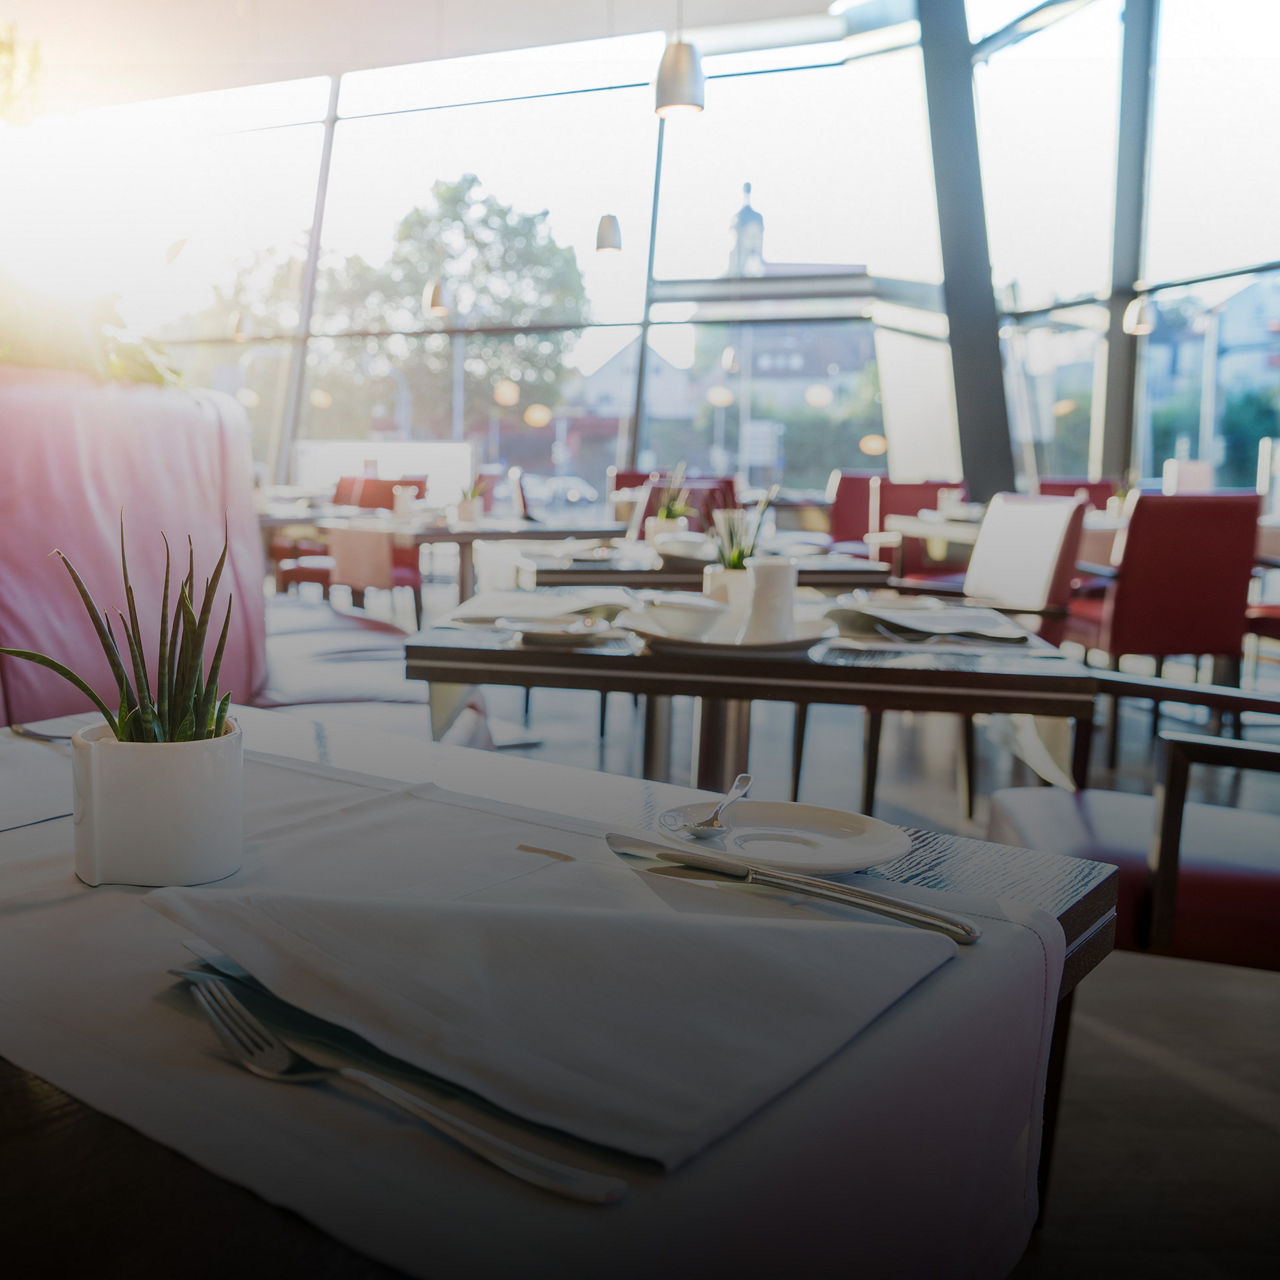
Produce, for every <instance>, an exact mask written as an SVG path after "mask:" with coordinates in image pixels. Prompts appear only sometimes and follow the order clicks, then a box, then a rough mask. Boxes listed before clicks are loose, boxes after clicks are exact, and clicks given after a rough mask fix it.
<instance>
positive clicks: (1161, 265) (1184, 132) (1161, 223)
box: [1143, 0, 1280, 283]
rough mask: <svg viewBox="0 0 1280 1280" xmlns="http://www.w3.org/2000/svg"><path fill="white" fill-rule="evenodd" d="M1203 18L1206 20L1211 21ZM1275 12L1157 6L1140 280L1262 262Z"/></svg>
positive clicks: (1278, 36) (1274, 95)
mask: <svg viewBox="0 0 1280 1280" xmlns="http://www.w3.org/2000/svg"><path fill="white" fill-rule="evenodd" d="M1208 9H1212V20H1208V19H1209V18H1210V14H1209V13H1208V11H1207V10H1208ZM1277 50H1280V5H1278V4H1276V3H1274V0H1225V2H1224V3H1221V4H1216V5H1212V6H1206V5H1205V4H1204V3H1202V0H1162V3H1161V5H1160V36H1159V46H1158V49H1157V58H1156V75H1155V99H1154V103H1153V112H1152V127H1151V175H1150V200H1149V206H1148V208H1149V212H1148V217H1147V247H1146V257H1145V260H1144V266H1143V276H1144V277H1145V278H1146V279H1147V280H1149V281H1152V282H1153V283H1156V282H1159V281H1164V280H1175V279H1180V278H1185V277H1188V276H1195V275H1207V274H1210V273H1212V272H1216V271H1223V270H1229V269H1232V268H1237V267H1248V266H1253V265H1258V264H1261V263H1264V262H1272V261H1274V260H1275V259H1276V258H1278V257H1280V234H1278V233H1277V229H1276V217H1275V210H1276V208H1277V206H1278V205H1280V168H1278V167H1277V165H1276V162H1275V147H1274V146H1273V145H1269V144H1266V143H1263V142H1262V139H1263V138H1264V137H1269V136H1272V135H1273V132H1274V122H1275V121H1276V120H1277V119H1280V55H1278V54H1277Z"/></svg>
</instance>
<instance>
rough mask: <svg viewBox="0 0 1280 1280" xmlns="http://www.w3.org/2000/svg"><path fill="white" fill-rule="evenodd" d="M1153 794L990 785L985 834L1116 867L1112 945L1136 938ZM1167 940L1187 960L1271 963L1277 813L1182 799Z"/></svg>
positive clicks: (1278, 917)
mask: <svg viewBox="0 0 1280 1280" xmlns="http://www.w3.org/2000/svg"><path fill="white" fill-rule="evenodd" d="M1155 817H1156V811H1155V801H1154V800H1152V799H1151V797H1150V796H1142V795H1130V794H1126V793H1122V792H1118V791H1083V792H1080V793H1079V794H1077V795H1072V794H1071V793H1069V792H1066V791H1059V790H1054V789H1051V788H1048V787H1020V788H1014V789H1011V790H1004V791H997V792H996V793H995V794H994V795H993V796H992V797H991V819H990V825H989V828H988V831H987V835H988V838H989V839H991V840H995V841H998V842H1000V843H1001V844H1013V845H1020V846H1022V847H1023V848H1027V849H1038V850H1041V851H1044V852H1048V853H1060V854H1065V855H1066V856H1068V857H1073V858H1089V859H1092V860H1094V861H1097V862H1109V863H1111V864H1112V865H1113V866H1116V867H1118V868H1119V870H1120V886H1119V888H1120V902H1119V906H1118V908H1117V912H1118V920H1117V929H1116V945H1117V946H1119V947H1121V948H1126V949H1130V950H1132V949H1135V948H1137V947H1138V946H1139V937H1138V924H1139V921H1141V920H1143V919H1145V916H1146V912H1147V908H1148V897H1149V889H1148V882H1149V873H1148V870H1147V850H1148V848H1149V847H1150V844H1151V838H1152V833H1153V832H1154V830H1155ZM1169 950H1170V951H1171V952H1172V953H1173V954H1175V955H1179V956H1183V957H1184V958H1186V959H1190V960H1209V961H1214V962H1216V963H1219V964H1237V965H1247V966H1250V967H1253V968H1258V969H1280V817H1278V816H1276V815H1275V814H1268V813H1251V812H1248V811H1246V810H1241V809H1226V808H1221V807H1219V806H1217V805H1205V804H1189V805H1188V806H1187V808H1186V820H1185V824H1184V827H1183V834H1182V850H1181V857H1180V859H1179V876H1178V905H1177V914H1176V917H1175V920H1174V928H1173V940H1172V943H1171V946H1170V948H1169Z"/></svg>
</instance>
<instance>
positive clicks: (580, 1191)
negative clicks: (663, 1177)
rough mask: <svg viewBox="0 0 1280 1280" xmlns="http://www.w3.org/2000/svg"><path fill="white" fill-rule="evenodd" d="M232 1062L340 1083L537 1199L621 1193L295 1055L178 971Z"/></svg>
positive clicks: (217, 982)
mask: <svg viewBox="0 0 1280 1280" xmlns="http://www.w3.org/2000/svg"><path fill="white" fill-rule="evenodd" d="M178 972H179V973H180V976H183V977H186V978H187V979H188V981H189V983H190V985H191V994H192V995H193V996H194V997H195V1001H196V1003H197V1004H198V1005H199V1006H200V1008H201V1010H202V1011H203V1012H204V1015H205V1017H206V1018H208V1019H209V1022H210V1024H211V1025H212V1026H213V1029H214V1031H215V1032H217V1034H218V1038H219V1039H220V1040H221V1041H222V1043H223V1045H224V1046H225V1047H226V1048H227V1050H228V1051H229V1052H230V1054H231V1056H232V1057H233V1058H235V1059H236V1061H237V1062H238V1063H239V1064H240V1065H241V1066H242V1067H244V1068H245V1070H246V1071H251V1072H252V1073H253V1074H254V1075H256V1076H260V1077H262V1078H263V1079H264V1080H273V1081H276V1082H278V1083H282V1084H313V1083H316V1082H319V1081H335V1080H336V1081H347V1082H350V1083H352V1084H358V1085H360V1086H362V1087H363V1088H365V1089H368V1090H369V1091H370V1092H371V1093H375V1094H377V1095H378V1097H379V1098H381V1099H383V1101H385V1102H390V1103H391V1104H392V1105H394V1106H397V1107H399V1108H400V1109H401V1110H402V1111H406V1112H408V1113H409V1115H411V1116H413V1117H414V1119H416V1120H419V1121H421V1122H422V1123H423V1124H424V1125H426V1126H427V1127H428V1128H429V1129H432V1130H434V1131H435V1132H436V1133H438V1134H441V1135H443V1136H444V1137H446V1138H449V1139H451V1140H452V1141H453V1142H456V1143H457V1144H458V1145H459V1146H460V1147H465V1148H466V1149H467V1150H468V1151H470V1152H471V1153H472V1155H475V1156H479V1158H480V1159H481V1160H485V1161H487V1162H488V1163H489V1164H491V1165H494V1166H496V1167H497V1168H499V1169H501V1170H503V1171H504V1172H505V1173H509V1174H511V1175H512V1177H515V1178H519V1179H521V1181H523V1182H528V1183H531V1184H532V1185H534V1186H535V1187H541V1188H542V1189H543V1190H544V1191H550V1192H552V1193H554V1194H555V1195H559V1196H564V1197H566V1198H568V1199H570V1200H579V1201H582V1202H583V1203H586V1204H614V1203H616V1202H617V1201H619V1200H621V1199H622V1198H623V1197H624V1196H625V1195H626V1192H627V1184H626V1183H625V1182H624V1181H623V1180H622V1179H621V1178H613V1177H609V1176H607V1175H604V1174H596V1173H590V1172H588V1171H587V1170H585V1169H578V1168H574V1167H573V1166H572V1165H567V1164H562V1163H560V1162H559V1161H558V1160H550V1159H548V1158H547V1157H546V1156H542V1155H538V1154H537V1153H536V1152H533V1151H529V1150H527V1149H526V1148H524V1147H519V1146H516V1145H515V1144H514V1143H511V1142H508V1141H506V1140H505V1139H503V1138H499V1137H497V1136H496V1135H495V1134H492V1133H486V1132H485V1131H484V1130H483V1129H480V1128H477V1127H476V1126H475V1125H473V1124H470V1123H468V1122H467V1121H465V1120H460V1119H458V1118H457V1117H456V1116H453V1115H450V1114H449V1113H448V1112H447V1111H444V1110H442V1109H441V1108H439V1107H437V1106H434V1105H433V1104H432V1103H430V1102H427V1101H426V1099H424V1098H422V1097H421V1096H419V1095H418V1094H416V1093H411V1092H409V1090H407V1089H402V1088H401V1087H400V1086H399V1085H395V1084H392V1083H391V1081H389V1080H384V1079H383V1078H382V1077H381V1076H377V1075H374V1074H373V1073H372V1072H370V1071H365V1070H363V1069H362V1068H360V1067H345V1066H344V1067H330V1066H325V1065H323V1064H321V1063H319V1062H316V1061H314V1060H313V1059H311V1058H308V1057H306V1056H305V1055H303V1054H302V1053H299V1052H298V1050H297V1049H294V1048H292V1047H291V1046H289V1045H288V1044H286V1043H285V1042H284V1041H283V1040H281V1039H280V1037H279V1036H278V1035H276V1034H275V1032H273V1031H271V1030H270V1029H269V1028H268V1027H267V1026H266V1025H265V1024H264V1023H262V1022H260V1021H259V1020H258V1019H257V1018H255V1017H254V1015H253V1014H251V1013H250V1012H249V1010H248V1009H246V1008H245V1006H244V1004H243V1003H242V1002H241V1001H240V1000H239V999H238V998H237V997H236V995H235V994H234V992H233V991H232V990H231V988H230V986H228V984H227V983H226V982H225V981H224V980H223V979H222V978H220V977H218V976H216V975H215V974H211V973H210V974H204V973H200V974H199V976H197V975H196V974H195V973H193V972H191V971H187V970H180V971H178Z"/></svg>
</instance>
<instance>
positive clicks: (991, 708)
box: [405, 596, 1097, 793]
mask: <svg viewBox="0 0 1280 1280" xmlns="http://www.w3.org/2000/svg"><path fill="white" fill-rule="evenodd" d="M483 599H484V597H483V596H481V597H477V600H478V601H483ZM503 611H504V610H503V609H502V608H497V607H495V613H494V615H493V616H501V615H502V613H503ZM405 654H406V670H407V673H408V676H409V678H410V679H414V680H427V681H432V682H436V681H439V682H442V683H453V684H464V685H468V684H505V685H516V686H520V687H523V688H538V687H550V688H562V689H564V688H567V689H595V690H599V691H603V692H614V691H618V692H623V693H643V694H648V695H651V696H650V697H648V698H647V699H646V703H645V776H646V777H650V778H659V779H665V778H666V777H667V766H668V761H669V743H670V723H669V708H668V704H667V702H666V699H667V698H668V697H669V696H670V695H672V694H687V695H689V696H691V697H694V698H697V699H699V706H700V710H699V717H698V741H697V749H696V750H697V754H696V757H695V758H696V760H697V770H696V776H697V780H698V785H699V786H703V787H707V788H709V789H711V790H724V789H726V788H727V787H728V785H729V783H730V782H732V780H733V778H734V777H735V776H736V775H737V774H739V773H743V772H745V771H746V767H747V750H748V747H749V738H750V709H751V702H752V700H754V699H757V698H762V699H766V700H772V701H777V702H796V703H809V702H822V703H843V704H845V705H853V706H861V707H867V708H869V709H871V710H876V711H954V712H959V713H961V714H978V713H984V712H996V711H998V712H1007V713H1016V712H1021V713H1025V714H1029V715H1040V716H1055V717H1063V718H1066V719H1069V720H1072V721H1073V722H1074V724H1075V739H1074V748H1073V760H1072V773H1073V777H1074V778H1075V779H1076V781H1077V783H1078V785H1081V786H1083V785H1084V782H1085V780H1086V775H1087V770H1088V761H1089V746H1090V740H1091V736H1092V732H1093V704H1094V696H1095V694H1096V691H1097V681H1096V679H1095V677H1094V675H1093V673H1092V672H1090V670H1089V669H1088V668H1087V667H1085V666H1083V665H1082V664H1080V663H1076V662H1071V661H1068V660H1067V659H1065V658H1062V657H1059V656H1057V653H1056V650H1053V649H1051V648H1049V647H1048V646H1047V645H1043V644H1042V643H1041V642H1036V641H1033V642H1032V643H1031V645H1030V646H1029V647H1028V649H1027V650H1026V651H1021V650H1015V651H1012V652H1011V651H1009V650H1008V649H1005V650H1003V651H1001V652H999V653H991V652H987V651H982V652H977V653H974V654H957V653H933V652H930V651H928V650H927V649H924V650H915V651H911V652H905V651H888V650H853V649H840V648H836V647H834V646H833V647H827V646H822V645H819V646H815V647H814V648H813V649H811V650H809V651H807V652H794V653H773V654H766V655H760V654H750V653H744V654H741V655H738V654H734V653H726V651H725V650H724V649H719V648H717V649H714V650H711V651H709V652H707V653H705V654H704V653H699V652H697V651H696V650H693V649H690V650H687V651H683V652H679V653H665V654H656V653H649V652H647V651H641V650H640V649H639V647H638V644H635V643H631V642H629V641H627V640H617V641H610V642H608V643H606V644H601V645H596V646H594V647H591V648H581V649H568V648H554V647H549V646H546V645H537V646H529V647H525V646H522V645H519V644H516V643H513V638H512V634H511V633H510V632H508V631H502V630H499V629H497V628H495V627H479V626H468V627H465V628H459V627H448V626H439V627H432V628H429V629H427V630H425V631H422V632H419V633H418V634H417V635H415V636H411V637H410V639H409V641H408V642H407V645H406V649H405ZM811 654H812V655H814V656H810V655H811ZM864 783H870V785H869V786H866V787H865V788H864V789H865V790H866V791H867V792H868V793H871V792H873V791H874V778H873V777H870V778H864Z"/></svg>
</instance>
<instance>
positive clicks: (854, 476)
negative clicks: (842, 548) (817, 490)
mask: <svg viewBox="0 0 1280 1280" xmlns="http://www.w3.org/2000/svg"><path fill="white" fill-rule="evenodd" d="M873 479H883V477H881V476H878V475H877V474H876V472H874V471H842V470H841V469H840V468H839V467H837V468H836V469H835V470H834V471H833V472H832V473H831V475H830V476H829V477H828V478H827V493H826V499H827V513H828V515H829V517H830V520H831V529H830V532H831V538H832V541H834V542H861V541H862V540H863V538H865V537H866V536H867V531H868V530H869V529H870V528H871V481H872V480H873Z"/></svg>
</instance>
